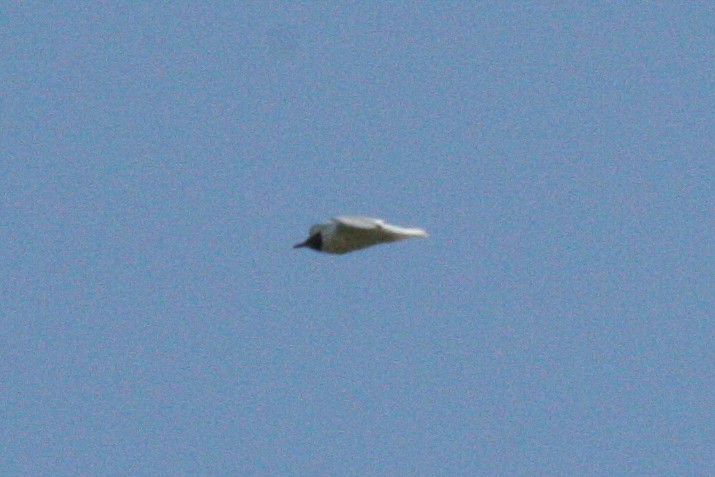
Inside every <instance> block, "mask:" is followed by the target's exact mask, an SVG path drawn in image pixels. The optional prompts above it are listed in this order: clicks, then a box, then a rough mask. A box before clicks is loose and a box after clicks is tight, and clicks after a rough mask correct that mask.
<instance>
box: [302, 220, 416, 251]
mask: <svg viewBox="0 0 715 477" xmlns="http://www.w3.org/2000/svg"><path fill="white" fill-rule="evenodd" d="M414 237H427V232H425V231H424V230H422V229H415V228H406V227H398V226H396V225H390V224H386V223H385V222H384V221H383V220H380V219H371V218H369V217H349V216H343V217H336V218H334V219H330V220H329V221H327V222H325V223H323V224H318V225H314V226H312V227H311V228H310V237H309V238H308V239H307V240H306V241H305V242H302V243H299V244H297V245H296V246H295V248H299V247H309V248H312V249H314V250H317V251H320V252H326V253H334V254H343V253H348V252H354V251H355V250H360V249H363V248H366V247H371V246H373V245H378V244H381V243H389V242H396V241H398V240H405V239H409V238H414Z"/></svg>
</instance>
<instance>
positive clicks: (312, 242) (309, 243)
mask: <svg viewBox="0 0 715 477" xmlns="http://www.w3.org/2000/svg"><path fill="white" fill-rule="evenodd" d="M301 247H308V248H312V249H313V250H317V251H320V250H321V249H322V248H323V237H321V236H320V232H318V233H317V234H313V235H311V236H310V237H308V240H306V241H305V242H303V243H299V244H298V245H295V246H294V247H293V248H301Z"/></svg>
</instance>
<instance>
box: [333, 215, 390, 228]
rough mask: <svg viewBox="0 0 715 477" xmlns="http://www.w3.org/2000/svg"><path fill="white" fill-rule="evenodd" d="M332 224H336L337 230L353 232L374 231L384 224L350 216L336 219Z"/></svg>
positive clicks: (366, 218) (379, 221)
mask: <svg viewBox="0 0 715 477" xmlns="http://www.w3.org/2000/svg"><path fill="white" fill-rule="evenodd" d="M333 222H335V223H336V224H337V226H338V228H343V229H354V230H355V229H356V230H375V229H379V228H382V226H383V225H385V222H384V221H382V220H380V219H371V218H369V217H352V216H342V217H336V218H335V219H333Z"/></svg>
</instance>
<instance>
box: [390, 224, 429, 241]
mask: <svg viewBox="0 0 715 477" xmlns="http://www.w3.org/2000/svg"><path fill="white" fill-rule="evenodd" d="M383 227H384V228H385V230H388V231H389V232H392V233H394V234H396V235H402V236H404V238H408V237H429V234H428V233H427V232H425V231H424V230H423V229H416V228H408V227H398V226H396V225H384V226H383Z"/></svg>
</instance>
